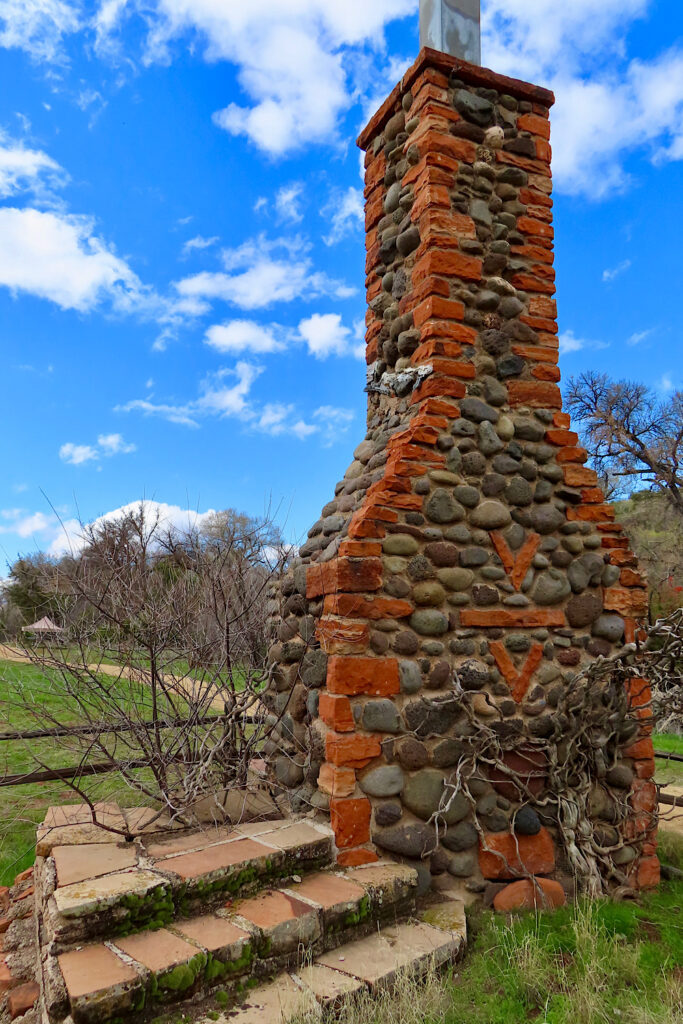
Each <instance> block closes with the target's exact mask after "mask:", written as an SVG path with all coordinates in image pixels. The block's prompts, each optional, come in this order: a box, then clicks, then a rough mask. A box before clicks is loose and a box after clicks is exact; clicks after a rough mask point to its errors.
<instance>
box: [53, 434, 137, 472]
mask: <svg viewBox="0 0 683 1024" xmlns="http://www.w3.org/2000/svg"><path fill="white" fill-rule="evenodd" d="M134 451H137V448H136V446H135V445H134V444H129V443H128V442H127V441H125V440H124V438H123V436H122V435H121V434H100V436H99V437H98V438H97V444H96V445H91V444H73V443H72V442H71V441H68V442H67V443H66V444H63V445H62V446H61V448H60V449H59V457H60V459H61V460H62V462H66V463H68V464H69V465H70V466H83V465H85V463H87V462H99V460H100V459H101V458H111V456H112V455H130V454H131V453H132V452H134Z"/></svg>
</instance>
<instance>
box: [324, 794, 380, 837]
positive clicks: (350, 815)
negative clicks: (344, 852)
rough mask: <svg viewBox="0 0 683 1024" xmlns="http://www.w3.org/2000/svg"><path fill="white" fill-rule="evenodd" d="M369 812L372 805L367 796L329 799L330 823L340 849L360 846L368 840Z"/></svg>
mask: <svg viewBox="0 0 683 1024" xmlns="http://www.w3.org/2000/svg"><path fill="white" fill-rule="evenodd" d="M371 814H372V806H371V804H370V801H369V800H368V799H367V797H364V798H361V799H357V800H331V801H330V824H331V826H332V831H333V832H334V838H335V842H336V844H337V846H338V847H340V849H349V848H352V847H354V846H362V845H363V843H368V842H369V841H370V816H371Z"/></svg>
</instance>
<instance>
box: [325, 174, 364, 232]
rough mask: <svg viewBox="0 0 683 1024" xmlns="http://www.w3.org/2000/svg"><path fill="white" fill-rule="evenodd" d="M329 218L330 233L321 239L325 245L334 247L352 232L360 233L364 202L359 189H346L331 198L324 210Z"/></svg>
mask: <svg viewBox="0 0 683 1024" xmlns="http://www.w3.org/2000/svg"><path fill="white" fill-rule="evenodd" d="M324 212H325V214H326V215H327V216H329V217H330V218H331V224H330V232H329V234H328V235H326V236H325V237H324V238H323V241H324V242H325V245H334V244H335V242H339V241H341V239H342V238H345V237H346V235H350V234H352V233H353V232H354V231H358V232H360V231H362V230H363V228H364V225H365V202H364V199H363V192H362V190H361V189H359V188H348V189H347V190H346V192H340V193H339V194H338V195H336V196H334V197H333V198H332V201H331V202H330V203H329V205H328V206H327V207H326V208H325V211H324Z"/></svg>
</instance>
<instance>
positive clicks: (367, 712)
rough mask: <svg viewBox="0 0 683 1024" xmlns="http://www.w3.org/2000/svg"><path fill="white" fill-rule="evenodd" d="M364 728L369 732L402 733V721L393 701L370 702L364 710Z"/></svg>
mask: <svg viewBox="0 0 683 1024" xmlns="http://www.w3.org/2000/svg"><path fill="white" fill-rule="evenodd" d="M363 728H364V729H366V730H367V731H368V732H400V729H401V719H400V717H399V714H398V711H397V709H396V706H395V704H394V702H393V701H392V700H370V701H368V703H367V704H366V705H365V707H364V708H363Z"/></svg>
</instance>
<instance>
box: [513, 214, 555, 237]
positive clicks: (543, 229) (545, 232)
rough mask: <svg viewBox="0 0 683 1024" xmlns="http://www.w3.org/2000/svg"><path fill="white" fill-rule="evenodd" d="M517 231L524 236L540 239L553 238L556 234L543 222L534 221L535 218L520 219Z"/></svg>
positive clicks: (518, 219)
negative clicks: (535, 236)
mask: <svg viewBox="0 0 683 1024" xmlns="http://www.w3.org/2000/svg"><path fill="white" fill-rule="evenodd" d="M517 230H518V231H521V233H522V234H523V235H532V236H534V235H537V236H538V237H540V238H553V237H554V234H555V232H554V231H553V229H552V228H551V227H549V225H548V224H546V223H545V222H544V221H542V220H534V218H533V217H518V218H517Z"/></svg>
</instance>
